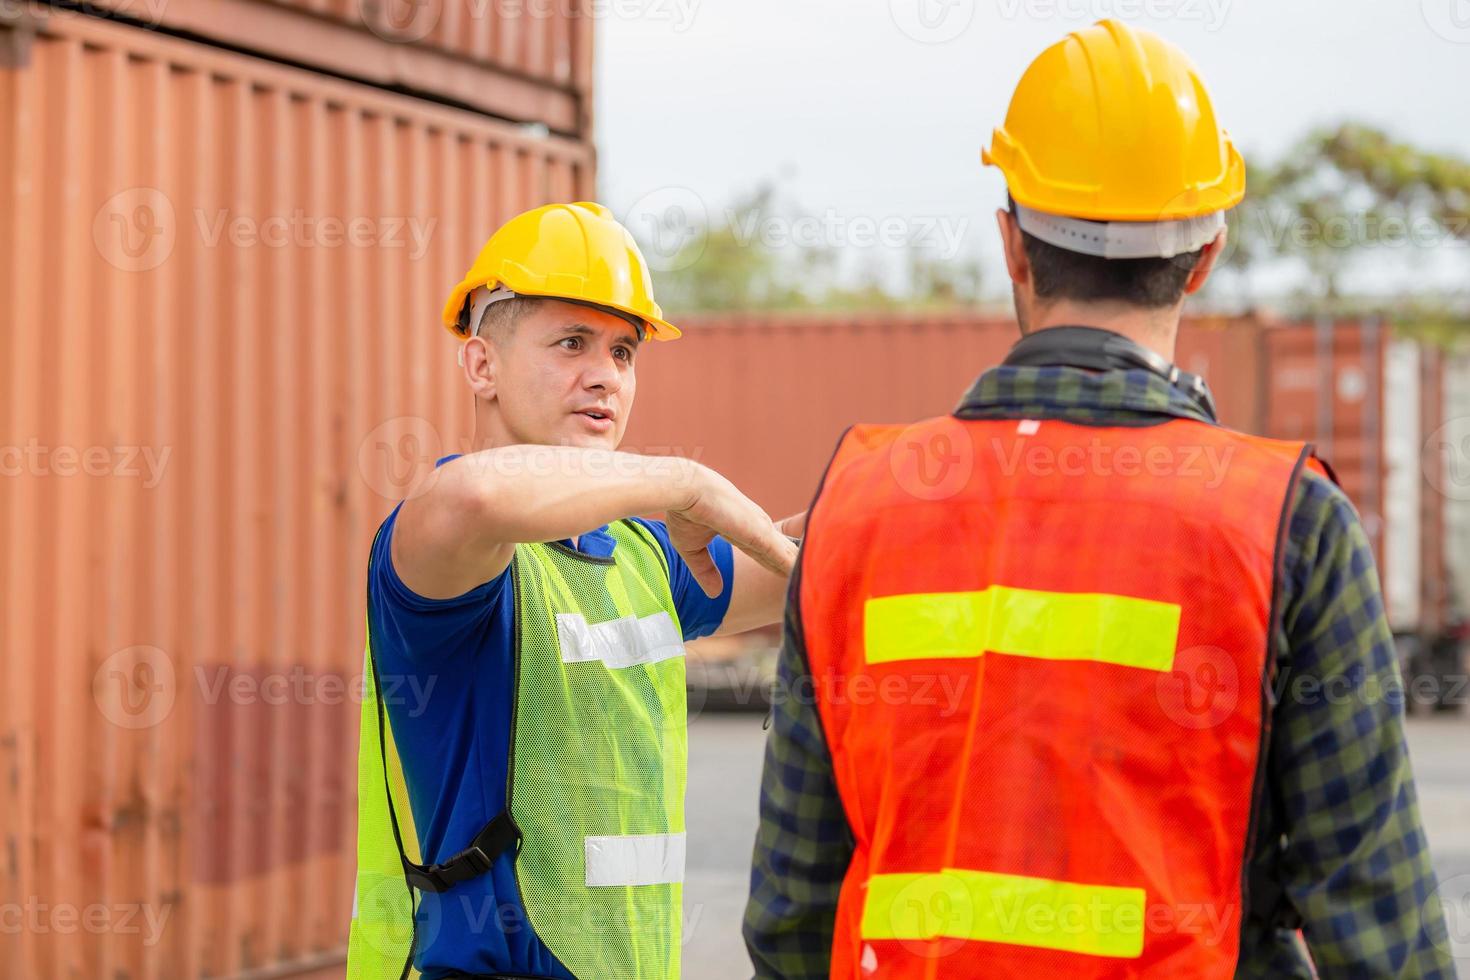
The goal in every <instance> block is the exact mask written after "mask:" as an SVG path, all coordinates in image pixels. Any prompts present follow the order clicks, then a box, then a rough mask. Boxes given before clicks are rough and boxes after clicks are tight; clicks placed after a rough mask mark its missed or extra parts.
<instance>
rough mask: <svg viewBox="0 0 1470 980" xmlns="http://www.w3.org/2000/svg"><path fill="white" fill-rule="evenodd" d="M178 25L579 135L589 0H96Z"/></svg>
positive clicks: (156, 22) (588, 56)
mask: <svg viewBox="0 0 1470 980" xmlns="http://www.w3.org/2000/svg"><path fill="white" fill-rule="evenodd" d="M97 5H98V6H99V7H102V8H104V9H108V10H111V11H114V12H116V13H117V14H118V15H120V16H122V17H125V18H128V19H129V20H130V21H133V22H136V23H140V24H142V25H145V26H150V27H162V28H164V29H167V30H172V31H182V32H188V33H189V34H191V35H195V36H198V37H202V38H208V39H210V40H212V41H215V42H218V43H222V44H227V45H231V46H234V47H238V48H242V49H244V50H248V51H251V52H253V53H258V54H261V55H264V56H267V57H270V58H274V59H279V60H282V61H287V62H293V63H297V64H300V65H304V66H307V67H310V68H317V69H322V70H325V71H330V72H333V73H335V74H339V75H343V76H346V77H349V78H353V79H359V80H362V81H366V82H369V83H371V84H376V85H383V86H388V87H394V88H400V89H403V90H406V91H411V92H414V93H420V94H425V95H430V96H434V97H439V98H444V99H449V100H452V101H454V102H457V103H461V104H464V105H467V106H471V107H474V108H476V109H479V110H481V111H484V112H487V113H490V114H492V115H495V116H498V117H501V118H505V119H510V120H514V121H517V122H529V123H540V124H544V125H546V126H548V127H550V128H551V129H552V130H553V131H556V132H560V133H565V134H568V135H572V136H576V137H586V138H590V135H591V132H592V98H591V93H592V72H593V53H594V52H593V31H594V23H595V21H594V17H593V12H592V10H591V9H589V8H590V7H591V4H590V0H97Z"/></svg>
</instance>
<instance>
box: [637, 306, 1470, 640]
mask: <svg viewBox="0 0 1470 980" xmlns="http://www.w3.org/2000/svg"><path fill="white" fill-rule="evenodd" d="M676 322H677V323H679V325H680V326H681V327H682V328H683V329H684V331H685V334H684V338H683V339H681V340H680V341H679V342H678V343H677V344H672V345H659V346H658V347H657V348H656V349H653V350H650V351H648V352H646V354H645V356H644V358H643V359H642V361H641V362H640V377H639V395H638V400H637V407H636V410H635V411H634V413H633V415H632V417H631V420H630V423H629V426H628V433H627V440H626V445H627V446H628V448H630V449H635V450H640V451H647V452H670V451H672V452H682V453H684V454H686V455H691V456H695V457H696V458H698V459H699V460H700V461H701V462H703V463H706V464H708V465H710V466H712V467H714V468H715V469H717V470H719V471H720V472H722V473H724V474H726V475H727V476H729V477H730V478H731V479H732V480H734V481H735V483H736V484H737V485H738V486H740V487H741V488H742V489H744V490H745V491H746V492H747V493H748V494H750V495H751V497H752V498H753V499H755V501H756V502H757V503H759V504H761V505H762V506H763V507H765V508H766V509H767V510H768V511H770V512H771V513H772V514H773V515H774V516H784V515H786V514H788V513H793V512H795V511H798V510H801V509H802V508H804V507H805V506H807V504H808V503H809V502H810V499H811V496H812V494H813V492H814V491H815V489H816V485H817V481H818V480H819V479H820V477H821V473H822V470H823V469H824V468H825V466H826V463H827V460H828V459H829V458H830V456H831V454H832V451H833V449H834V448H835V446H836V442H837V439H838V437H839V436H840V434H841V433H842V431H843V430H844V429H845V428H846V427H847V426H848V425H850V424H852V423H854V422H860V421H885V422H910V421H915V420H917V419H920V418H923V417H926V416H931V415H936V414H941V413H944V412H948V411H950V410H951V409H953V407H954V406H955V404H956V403H957V402H958V400H959V398H960V396H961V394H962V393H963V392H964V391H965V389H966V388H967V387H968V386H969V384H970V383H971V381H973V379H974V378H975V377H976V376H978V375H979V374H980V373H981V372H982V371H984V370H985V369H986V368H988V367H991V366H993V365H995V364H997V363H999V362H1000V361H1001V360H1002V359H1003V358H1004V357H1005V354H1006V352H1007V350H1008V349H1009V348H1010V346H1011V344H1012V343H1013V342H1014V341H1015V339H1016V337H1017V332H1016V327H1015V325H1014V323H1013V322H1012V321H1010V320H1008V319H1004V318H999V317H990V316H980V315H971V314H963V313H956V314H953V315H948V316H943V315H941V316H936V315H931V314H925V315H918V316H909V315H904V314H899V313H895V314H865V315H862V316H833V315H822V316H812V315H807V314H785V315H782V314H772V315H754V314H752V315H747V316H739V317H736V316H688V317H682V318H677V319H676ZM1467 362H1470V356H1467V355H1465V354H1461V355H1458V356H1455V357H1446V356H1444V355H1441V354H1440V353H1439V352H1438V351H1437V350H1436V349H1435V348H1433V347H1427V346H1423V345H1420V344H1418V343H1416V342H1413V341H1410V340H1407V339H1403V338H1399V337H1396V336H1395V335H1394V334H1393V332H1392V330H1391V329H1389V328H1388V327H1387V326H1385V325H1384V324H1383V323H1381V322H1380V321H1378V320H1374V319H1365V320H1355V321H1346V322H1334V321H1332V320H1325V319H1324V320H1318V321H1314V322H1310V323H1283V322H1274V321H1264V320H1258V319H1252V318H1243V319H1221V318H1214V317H1187V318H1186V320H1185V322H1184V325H1183V327H1182V329H1181V331H1180V336H1179V344H1178V350H1177V353H1176V363H1178V364H1179V366H1180V367H1182V368H1184V369H1185V370H1188V371H1191V372H1194V373H1197V374H1201V375H1203V376H1204V377H1205V378H1206V380H1208V381H1209V382H1210V386H1211V389H1212V391H1213V393H1214V395H1215V397H1216V400H1217V404H1218V408H1219V417H1220V420H1221V422H1222V423H1224V424H1226V425H1230V426H1232V427H1234V428H1238V429H1242V430H1244V431H1247V432H1255V433H1259V434H1261V435H1268V436H1274V437H1277V438H1287V439H1302V440H1307V441H1311V442H1314V443H1316V445H1317V448H1318V451H1319V453H1320V454H1321V455H1322V456H1324V457H1325V458H1326V459H1327V460H1328V461H1329V463H1330V464H1331V465H1332V466H1333V468H1334V470H1335V472H1336V473H1337V475H1338V478H1339V479H1340V481H1341V484H1342V487H1343V489H1344V491H1345V492H1346V493H1347V495H1348V496H1349V497H1350V498H1351V499H1352V501H1353V503H1354V504H1355V506H1356V507H1357V509H1358V512H1359V514H1360V516H1361V518H1362V523H1363V526H1364V528H1365V529H1366V531H1367V532H1368V535H1369V537H1370V540H1371V541H1372V544H1373V548H1374V552H1375V554H1376V556H1377V557H1378V562H1379V567H1380V569H1381V572H1382V575H1383V578H1384V592H1385V601H1386V605H1387V608H1388V612H1389V617H1390V622H1391V625H1392V626H1393V628H1394V630H1395V632H1396V633H1397V634H1398V635H1399V636H1400V637H1401V638H1402V640H1403V641H1404V643H1405V649H1406V650H1409V649H1411V648H1412V647H1413V645H1414V644H1415V643H1418V644H1421V645H1429V646H1432V645H1433V644H1434V643H1435V642H1437V641H1438V639H1439V638H1441V637H1443V636H1444V635H1445V634H1446V631H1447V630H1449V629H1450V628H1451V627H1452V625H1453V624H1454V622H1455V621H1456V617H1457V616H1464V615H1465V614H1466V613H1467V612H1470V594H1467V589H1470V582H1467V574H1470V569H1467V568H1466V567H1465V566H1466V565H1467V563H1470V557H1467V556H1470V513H1467V512H1466V507H1467V504H1466V500H1467V499H1470V368H1467V366H1466V365H1467ZM706 408H709V409H712V410H705V409H706ZM1430 441H1432V442H1433V446H1436V447H1438V449H1437V450H1435V451H1433V452H1431V451H1429V450H1430V448H1431V446H1430Z"/></svg>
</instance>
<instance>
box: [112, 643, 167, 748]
mask: <svg viewBox="0 0 1470 980" xmlns="http://www.w3.org/2000/svg"><path fill="white" fill-rule="evenodd" d="M177 694H178V684H177V681H176V679H175V677H174V662H173V659H172V658H171V657H169V655H168V654H166V653H164V652H163V651H162V650H160V649H159V648H158V647H152V646H131V647H126V648H124V649H122V650H119V651H117V652H116V653H114V654H112V656H110V657H108V658H107V659H106V660H104V661H102V664H101V666H99V667H98V668H97V672H96V673H95V674H93V675H92V698H93V700H95V701H96V703H97V708H98V710H100V711H101V712H102V716H103V717H104V718H106V719H107V720H108V721H110V722H112V723H113V724H114V725H116V726H117V727H119V728H127V729H141V728H151V727H153V726H154V725H158V724H161V723H162V722H164V721H165V720H167V719H168V716H169V715H170V714H171V713H172V712H173V710H174V700H175V698H176V696H177Z"/></svg>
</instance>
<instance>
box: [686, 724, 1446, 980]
mask: <svg viewBox="0 0 1470 980" xmlns="http://www.w3.org/2000/svg"><path fill="white" fill-rule="evenodd" d="M761 722H762V717H761V716H760V715H757V714H731V715H724V714H704V715H701V716H700V717H698V718H696V719H694V720H692V721H691V722H690V725H689V800H688V806H687V811H686V823H687V825H688V828H689V868H688V878H687V880H686V883H685V886H684V922H685V931H684V943H685V946H684V975H685V976H686V977H697V978H699V980H734V978H748V977H749V976H750V975H751V969H750V961H749V959H748V958H747V957H746V955H745V946H744V944H743V943H742V942H741V939H740V917H741V915H742V914H743V912H744V909H745V897H746V893H747V891H748V888H749V885H748V875H749V869H750V849H751V843H752V842H753V841H754V839H755V828H756V821H757V817H756V812H757V801H758V799H759V796H758V794H759V791H760V775H761V758H762V754H763V752H764V750H765V732H764V731H762V730H761ZM1408 728H1409V744H1410V751H1411V753H1412V754H1413V759H1414V773H1415V776H1416V778H1417V780H1418V784H1419V800H1420V805H1421V806H1422V807H1423V811H1424V824H1425V827H1426V829H1427V832H1428V834H1429V846H1430V849H1431V850H1432V851H1433V852H1434V866H1435V869H1436V870H1437V871H1438V872H1439V879H1440V883H1441V891H1442V892H1443V893H1444V896H1445V898H1446V900H1447V903H1449V902H1453V904H1454V906H1455V907H1454V908H1451V909H1449V910H1448V913H1449V916H1450V921H1449V925H1450V932H1451V936H1452V939H1453V941H1455V943H1456V945H1455V954H1456V957H1457V961H1456V965H1457V966H1458V967H1459V971H1460V975H1461V976H1462V977H1466V978H1467V980H1470V762H1467V760H1470V716H1467V715H1464V714H1461V715H1458V716H1454V717H1451V716H1446V715H1435V716H1424V717H1417V718H1411V719H1410V720H1409V725H1408Z"/></svg>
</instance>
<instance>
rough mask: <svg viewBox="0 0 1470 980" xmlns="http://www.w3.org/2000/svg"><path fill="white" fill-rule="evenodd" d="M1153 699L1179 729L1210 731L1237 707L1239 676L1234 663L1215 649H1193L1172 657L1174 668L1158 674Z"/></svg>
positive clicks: (1219, 650) (1232, 659)
mask: <svg viewBox="0 0 1470 980" xmlns="http://www.w3.org/2000/svg"><path fill="white" fill-rule="evenodd" d="M1154 689H1155V695H1156V697H1157V698H1158V701H1159V707H1160V708H1162V709H1163V711H1164V715H1165V716H1166V717H1167V718H1168V719H1169V720H1170V721H1172V722H1174V724H1176V725H1178V726H1179V727H1181V728H1187V729H1190V730H1192V731H1198V730H1202V729H1207V728H1214V727H1216V726H1217V725H1220V724H1221V723H1223V722H1224V721H1225V720H1226V719H1227V718H1229V717H1230V716H1231V715H1232V714H1234V712H1235V708H1236V706H1237V705H1238V704H1239V703H1240V672H1239V671H1238V670H1237V669H1236V666H1235V660H1234V658H1232V657H1231V656H1230V654H1228V653H1226V652H1225V651H1224V650H1222V649H1220V648H1219V647H1215V646H1208V645H1206V646H1194V647H1189V648H1188V649H1185V650H1180V651H1179V652H1178V653H1177V654H1175V656H1174V667H1173V669H1172V670H1170V671H1169V672H1168V673H1160V674H1159V676H1158V679H1157V680H1156V681H1155V682H1154Z"/></svg>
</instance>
